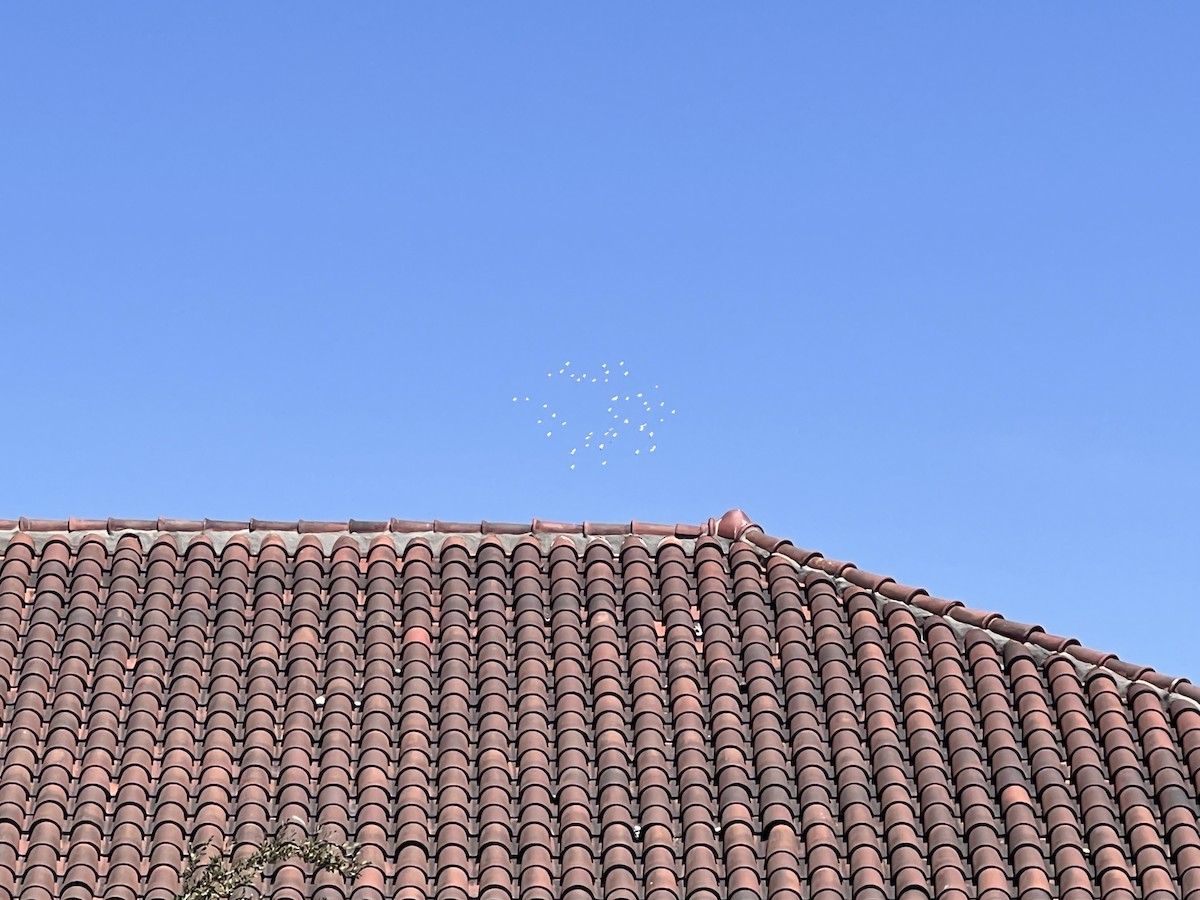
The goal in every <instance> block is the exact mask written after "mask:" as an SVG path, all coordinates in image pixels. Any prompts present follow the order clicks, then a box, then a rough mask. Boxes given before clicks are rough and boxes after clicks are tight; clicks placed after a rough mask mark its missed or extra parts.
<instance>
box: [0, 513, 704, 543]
mask: <svg viewBox="0 0 1200 900" xmlns="http://www.w3.org/2000/svg"><path fill="white" fill-rule="evenodd" d="M721 521H724V520H723V519H722V520H721ZM718 525H719V522H718V520H716V519H709V520H708V521H707V522H705V523H703V524H700V525H689V524H685V523H677V524H673V525H670V524H661V523H655V522H640V521H638V520H636V519H634V520H632V521H630V522H616V523H613V522H587V521H584V522H579V523H572V522H556V521H550V520H546V519H533V520H531V521H530V522H528V523H524V522H489V521H487V520H483V521H480V522H447V521H442V520H441V519H434V520H432V521H421V520H417V519H395V518H393V519H386V520H385V519H380V520H368V519H347V520H345V521H329V520H306V519H297V520H295V521H283V520H271V519H249V520H231V519H167V518H158V519H120V518H108V519H82V518H75V517H72V518H69V519H32V518H27V517H25V516H22V517H20V518H19V519H0V531H23V532H68V533H71V532H105V533H107V534H119V533H121V532H124V531H163V532H176V533H202V532H207V531H211V532H239V531H247V532H259V531H276V532H285V533H290V532H295V533H297V534H337V533H340V532H346V533H348V534H384V533H392V534H412V533H415V532H434V533H440V534H581V535H584V536H585V537H592V536H595V537H607V536H613V535H625V534H629V535H654V536H659V537H668V536H670V537H677V538H698V537H703V536H705V535H716V534H717V530H716V529H717V527H718ZM722 536H723V535H722Z"/></svg>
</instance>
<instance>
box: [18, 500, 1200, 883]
mask: <svg viewBox="0 0 1200 900" xmlns="http://www.w3.org/2000/svg"><path fill="white" fill-rule="evenodd" d="M0 551H2V556H0V767H2V768H0V897H15V896H20V897H22V898H37V900H41V898H50V897H60V896H61V897H78V898H85V897H93V896H98V897H119V898H135V897H136V898H141V897H145V898H150V900H154V898H169V897H172V896H173V895H174V893H175V891H176V890H177V888H178V873H179V870H180V868H181V863H182V856H183V853H184V851H185V850H186V848H187V846H188V845H189V844H191V843H193V842H200V841H204V840H206V839H208V838H214V837H215V838H218V839H220V838H226V839H228V840H229V842H230V843H231V845H232V846H233V847H234V848H235V852H246V851H247V850H248V849H249V848H251V847H253V846H255V845H256V844H257V843H258V842H259V841H261V840H262V839H263V837H264V836H265V835H267V834H268V833H270V832H271V831H273V830H274V828H275V826H276V824H277V823H281V822H286V821H288V820H290V819H292V818H293V817H299V818H300V819H301V820H303V821H306V822H310V823H315V824H317V825H321V826H324V828H325V831H324V833H325V835H326V836H328V837H331V838H333V839H335V840H338V841H342V840H347V839H352V840H357V841H359V842H361V843H362V844H363V846H364V855H365V856H366V858H367V860H368V861H369V862H371V863H373V864H374V866H373V867H372V868H369V869H367V870H366V871H365V872H364V873H363V875H362V876H361V877H360V878H358V879H357V880H356V881H355V882H353V883H352V885H351V886H349V887H346V886H344V885H342V883H341V882H340V881H339V880H338V879H337V878H336V877H333V876H325V875H322V876H319V877H318V878H317V879H316V882H317V886H316V887H314V886H312V885H310V884H308V883H306V880H305V874H304V872H303V871H302V870H301V869H300V868H299V867H298V866H296V865H291V864H283V865H281V866H279V868H278V869H277V870H276V871H274V872H272V873H270V876H269V878H268V882H267V884H266V886H265V887H264V893H266V894H267V895H269V896H273V897H277V898H297V897H307V896H340V895H342V894H343V893H346V892H349V893H350V895H351V896H354V897H362V898H377V897H392V896H396V897H406V898H426V897H429V898H434V897H436V898H446V900H452V898H476V897H478V898H484V900H493V898H513V897H521V898H527V900H538V898H552V897H553V898H558V897H562V898H578V900H585V898H592V897H604V898H618V900H619V898H629V900H633V898H653V900H669V898H673V897H689V898H691V897H696V898H704V897H710V898H725V897H729V898H739V900H750V898H759V897H762V898H801V897H803V898H820V900H833V898H839V897H845V898H854V900H873V898H893V897H903V898H916V897H936V898H989V900H991V898H997V900H998V898H1002V897H1004V898H1007V897H1013V896H1020V897H1026V898H1039V897H1040V898H1050V897H1064V898H1068V897H1069V898H1072V900H1075V898H1090V897H1097V896H1099V897H1104V898H1117V897H1120V898H1133V897H1154V898H1160V897H1161V898H1168V897H1184V898H1192V897H1200V825H1198V818H1197V791H1198V788H1200V706H1198V705H1197V702H1196V701H1197V700H1200V691H1197V689H1196V687H1194V686H1193V685H1191V684H1189V683H1187V682H1186V681H1185V680H1182V679H1174V678H1171V677H1169V676H1164V675H1160V674H1159V673H1156V672H1154V671H1153V670H1152V669H1148V668H1145V667H1141V666H1134V665H1131V664H1129V663H1125V662H1123V661H1121V660H1118V659H1117V658H1116V657H1114V656H1112V655H1111V654H1103V653H1099V652H1096V651H1093V650H1089V649H1087V648H1084V647H1081V646H1079V645H1078V642H1075V641H1071V640H1069V639H1065V638H1059V637H1054V636H1052V635H1048V634H1046V633H1044V632H1043V631H1042V630H1041V629H1040V628H1037V627H1036V626H1027V625H1021V624H1018V623H1015V622H1010V621H1008V620H1006V619H1003V618H1002V617H1000V616H998V615H996V614H986V613H981V612H978V611H975V610H972V609H969V608H967V607H964V606H962V605H961V604H959V603H957V602H954V601H947V600H942V599H939V598H936V597H932V596H930V595H929V594H927V593H926V592H925V591H923V590H921V589H918V588H910V587H905V586H903V585H898V584H896V583H895V582H894V581H892V580H891V579H887V578H882V577H880V576H876V575H871V574H869V573H867V572H864V571H862V570H860V569H858V568H856V567H855V566H853V565H852V564H850V563H842V562H836V561H833V560H829V559H826V558H824V557H822V556H820V555H819V554H816V553H813V552H811V551H806V550H801V549H799V548H797V547H794V546H793V545H792V544H790V543H789V542H787V541H783V540H780V539H778V538H773V537H770V536H768V535H766V534H764V533H763V531H762V530H761V529H760V528H758V527H757V526H756V525H753V524H751V523H750V522H749V520H748V519H746V517H745V516H744V515H743V514H741V513H740V512H738V511H731V512H730V513H727V514H726V515H725V516H723V517H722V518H721V519H719V520H718V519H712V520H709V522H707V523H704V524H702V525H696V526H687V525H671V526H661V525H646V524H642V523H637V522H631V523H625V524H621V525H590V524H584V525H568V524H562V523H549V522H538V521H535V522H533V523H530V524H527V525H505V524H500V525H497V524H492V523H486V522H485V523H472V524H460V523H444V522H408V521H399V520H392V521H390V522H354V521H351V522H340V523H327V522H317V523H312V522H291V523H284V522H257V521H252V522H213V521H203V522H183V521H174V520H156V521H130V520H113V519H110V520H106V521H83V520H69V521H45V520H25V519H22V520H19V521H10V522H4V521H0Z"/></svg>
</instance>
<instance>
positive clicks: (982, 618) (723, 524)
mask: <svg viewBox="0 0 1200 900" xmlns="http://www.w3.org/2000/svg"><path fill="white" fill-rule="evenodd" d="M709 527H710V529H712V531H711V533H715V534H718V535H719V536H721V537H724V538H728V539H729V540H733V541H737V540H741V541H745V542H747V543H750V544H753V545H754V546H756V547H758V548H760V549H761V550H764V551H766V552H767V553H778V554H781V555H782V556H785V557H787V558H788V559H790V560H792V561H793V562H796V563H798V564H799V565H801V566H804V567H806V568H810V569H816V570H818V571H820V572H824V573H825V574H827V575H829V576H831V577H833V578H842V579H844V580H846V581H848V582H849V583H850V584H853V585H855V586H856V587H860V588H862V589H864V590H867V591H871V592H872V593H875V594H879V595H880V596H882V597H886V598H887V599H889V600H894V601H897V602H900V603H908V604H911V605H912V606H915V607H917V608H918V609H921V610H924V611H925V612H927V613H931V614H933V615H936V616H941V617H942V618H946V619H951V620H953V621H955V622H961V623H963V624H965V625H971V626H974V627H976V628H982V629H984V630H986V631H990V632H992V633H994V634H998V635H1000V636H1001V637H1004V638H1008V639H1009V640H1015V641H1019V642H1021V643H1023V644H1029V645H1031V646H1034V647H1037V648H1039V649H1041V650H1045V651H1047V652H1049V653H1061V654H1064V655H1066V656H1069V657H1071V658H1072V659H1075V660H1078V661H1079V662H1081V663H1084V664H1086V665H1090V666H1094V667H1096V668H1097V669H1105V670H1107V671H1109V672H1112V673H1113V674H1114V675H1117V676H1119V677H1121V678H1124V679H1127V680H1129V681H1141V682H1144V683H1146V684H1149V685H1151V686H1152V687H1155V688H1158V689H1159V690H1161V691H1168V692H1170V693H1175V694H1179V695H1181V696H1183V697H1187V698H1188V699H1189V700H1192V701H1194V702H1197V703H1200V686H1197V685H1194V684H1192V683H1191V681H1189V680H1188V679H1187V678H1183V677H1178V678H1177V677H1174V676H1171V675H1166V674H1164V673H1162V672H1157V671H1155V670H1154V669H1153V668H1152V667H1151V666H1139V665H1136V664H1135V663H1130V662H1126V661H1125V660H1123V659H1121V658H1120V657H1118V656H1117V655H1116V654H1115V653H1103V652H1101V651H1099V650H1093V649H1092V648H1090V647H1084V646H1083V645H1082V644H1081V643H1080V642H1079V641H1078V640H1077V639H1076V638H1071V637H1060V636H1058V635H1054V634H1049V633H1047V631H1046V629H1045V628H1043V627H1042V626H1041V625H1026V624H1024V623H1022V622H1014V621H1013V620H1011V619H1006V618H1004V616H1002V615H1000V613H997V612H984V611H982V610H977V609H972V608H971V607H969V606H966V605H965V604H963V603H962V601H959V600H947V599H945V598H942V597H935V596H933V595H931V594H930V593H929V591H927V590H925V588H921V587H910V586H909V585H905V584H899V583H898V582H897V581H896V579H894V578H890V577H888V576H886V575H877V574H875V573H873V572H867V571H864V570H863V569H860V568H858V566H856V565H855V564H854V563H852V562H842V561H839V560H836V559H828V558H826V557H825V556H823V555H822V554H820V553H818V552H816V551H815V550H805V549H802V548H800V547H797V546H796V545H795V544H793V543H792V542H791V541H789V540H787V539H785V538H778V537H775V536H773V535H769V534H767V533H766V532H765V531H763V529H762V528H761V527H760V526H759V525H757V524H755V523H754V522H753V521H752V520H751V519H750V517H749V516H747V515H746V514H745V513H744V512H743V511H742V510H740V509H731V510H729V511H728V512H727V513H725V515H723V516H722V517H721V518H720V519H719V520H716V519H710V520H709Z"/></svg>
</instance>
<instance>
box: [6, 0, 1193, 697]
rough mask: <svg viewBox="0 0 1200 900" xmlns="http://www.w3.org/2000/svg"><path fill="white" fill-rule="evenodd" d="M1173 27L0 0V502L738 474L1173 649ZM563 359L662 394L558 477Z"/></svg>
mask: <svg viewBox="0 0 1200 900" xmlns="http://www.w3.org/2000/svg"><path fill="white" fill-rule="evenodd" d="M1198 46H1200V6H1197V5H1195V4H1175V3H1163V4H1152V5H1145V4H1137V5H1135V4H1109V3H1096V4H1083V3H1072V2H1064V3H1058V4H1052V5H1046V4H1026V3H1015V4H1003V5H996V4H949V3H944V4H931V3H903V4H819V5H818V4H810V5H803V4H795V3H785V4H769V3H758V4H750V5H746V4H720V5H716V4H713V5H707V4H702V3H681V4H668V3H654V4H632V3H629V4H590V5H584V4H550V3H545V4H527V3H492V4H473V5H472V4H408V5H405V4H394V3H376V4H368V3H358V4H350V5H345V4H322V5H312V4H306V3H286V4H282V3H279V4H266V3H259V4H226V5H221V4H217V3H205V4H178V3H173V4H161V3H142V4H135V3H125V4H119V5H116V6H113V5H106V6H99V5H87V4H74V5H67V4H53V5H50V4H35V3H30V4H15V3H10V4H5V5H3V6H2V7H0V303H2V304H3V317H2V318H0V340H2V342H3V348H4V373H5V381H6V384H5V389H4V392H3V397H4V401H3V413H2V415H3V421H4V423H5V426H6V427H5V438H4V440H3V442H2V444H0V460H2V462H3V465H2V466H0V473H2V475H0V479H2V482H0V487H2V490H0V497H2V503H0V507H2V508H0V516H17V515H28V516H51V517H57V516H68V515H78V516H95V517H104V516H108V515H118V516H146V517H153V516H158V515H164V516H179V517H197V518H199V517H204V516H209V517H213V518H224V517H228V518H248V517H251V516H257V517H260V518H300V517H303V518H311V519H318V518H332V519H342V518H347V517H356V518H382V517H388V516H398V517H402V518H427V517H428V518H433V517H438V518H444V519H468V520H478V519H482V518H488V519H493V520H527V519H530V518H531V517H533V516H540V517H542V518H558V519H566V520H572V521H578V520H582V519H585V518H586V519H590V520H592V521H621V520H626V521H627V520H629V519H631V518H638V519H643V520H650V521H672V522H673V521H685V522H698V521H702V520H704V519H707V518H708V517H709V516H711V515H720V514H721V513H722V512H723V511H724V510H725V509H727V508H728V507H730V506H741V507H743V508H744V509H745V510H746V511H747V512H748V513H749V514H750V516H751V517H752V518H753V519H755V520H756V521H758V522H759V523H761V524H762V525H763V527H764V528H765V529H766V530H767V531H768V532H769V533H772V534H776V535H780V536H785V537H789V538H791V539H792V540H793V541H794V542H795V543H796V544H798V545H800V546H804V547H810V548H815V549H819V550H821V551H823V552H824V553H825V554H826V555H828V556H833V557H836V558H841V559H852V560H854V561H855V562H857V563H858V564H859V565H861V566H862V567H863V568H867V569H870V570H874V571H879V572H884V573H887V574H891V575H893V576H895V577H896V578H898V579H899V580H901V581H907V582H908V583H915V584H922V585H925V586H926V587H928V588H929V589H930V590H931V591H932V592H933V593H936V594H940V595H943V596H956V597H960V598H961V599H963V600H965V601H966V602H967V603H968V604H970V605H972V606H977V607H984V608H989V609H997V610H1000V611H1002V612H1003V613H1005V614H1006V615H1007V616H1008V617H1009V618H1015V619H1019V620H1023V621H1035V622H1040V623H1042V624H1044V625H1045V626H1046V627H1047V628H1048V630H1050V631H1053V632H1056V633H1060V634H1062V633H1066V634H1071V635H1075V636H1077V637H1079V638H1080V639H1082V640H1083V641H1084V642H1085V643H1087V644H1090V645H1093V646H1098V647H1101V648H1103V649H1106V650H1112V651H1114V652H1117V653H1119V654H1120V655H1121V656H1122V657H1124V658H1128V659H1132V660H1134V661H1137V662H1143V663H1147V664H1151V665H1154V666H1156V667H1157V668H1159V669H1161V670H1164V671H1167V672H1171V673H1172V674H1185V675H1190V676H1193V677H1194V678H1200V658H1198V654H1197V651H1196V647H1197V635H1198V630H1200V579H1198V578H1197V576H1196V573H1197V571H1198V569H1200V565H1198V564H1200V553H1198V549H1200V524H1198V521H1200V516H1198V514H1197V509H1198V508H1200V466H1198V465H1197V460H1198V458H1200V425H1198V424H1197V412H1198V405H1200V404H1198V402H1197V387H1198V382H1200V362H1198V354H1197V331H1198V328H1200V311H1198V301H1200V225H1198V219H1197V217H1198V215H1200V178H1198V172H1200V53H1197V50H1196V48H1197V47H1198ZM567 360H571V361H572V363H573V365H575V366H579V367H581V369H584V370H586V368H587V367H589V366H590V367H592V369H593V373H594V372H595V371H596V367H597V366H598V365H599V364H600V363H603V362H607V363H608V365H609V366H610V368H611V367H612V366H613V364H614V363H616V362H620V361H624V362H625V363H626V368H627V369H629V370H630V371H631V372H632V374H631V376H629V382H628V383H629V384H633V382H634V380H636V381H637V383H638V384H639V385H654V384H657V385H659V387H660V389H659V392H658V393H659V394H660V395H661V396H662V397H663V398H664V401H667V402H669V403H670V405H671V406H674V407H676V408H677V409H678V415H677V416H676V417H675V419H674V420H673V421H671V422H669V423H668V424H669V426H670V427H669V428H666V429H665V430H664V431H663V432H662V434H661V435H660V437H661V441H660V442H659V443H658V446H657V451H656V452H655V453H653V454H651V453H649V452H647V453H644V454H641V455H638V456H634V455H633V454H632V452H631V451H629V450H628V449H627V448H628V447H631V446H632V443H630V444H625V445H622V447H623V448H624V449H622V452H616V451H617V449H618V445H617V444H614V445H613V447H612V448H610V450H611V451H612V453H611V460H610V464H609V465H607V466H600V465H598V464H595V461H596V457H592V458H590V460H589V463H588V464H587V465H582V464H581V465H579V467H578V468H576V469H574V470H572V469H570V468H569V465H568V448H567V444H568V443H571V442H572V441H573V438H570V437H568V436H567V435H566V434H558V433H556V434H554V435H553V436H552V437H550V438H547V437H546V436H545V434H544V432H542V430H541V427H540V426H538V425H536V424H535V423H534V420H533V419H532V418H531V417H530V415H529V414H530V412H531V411H533V409H534V405H533V404H534V403H535V401H534V400H531V401H530V403H531V405H530V406H525V404H524V401H523V400H522V401H521V402H520V403H518V404H513V403H512V397H513V396H515V395H519V396H521V397H522V398H523V397H524V396H526V395H529V396H531V397H532V398H536V397H538V396H540V395H541V394H542V393H544V392H545V391H547V390H549V389H550V388H551V387H553V388H554V389H555V390H558V391H560V393H561V390H562V389H564V387H566V388H572V387H574V385H568V384H567V383H566V381H565V379H562V378H559V377H558V375H557V369H558V368H561V367H563V363H564V362H566V361H567ZM552 370H553V374H554V376H555V379H557V380H555V379H551V380H549V381H548V380H547V379H546V372H547V371H552ZM577 371H579V370H578V369H577ZM586 389H587V390H591V388H590V386H588V387H587V388H586ZM638 389H639V390H641V389H642V388H641V387H639V388H638ZM581 390H583V388H581ZM582 397H583V395H582V394H581V393H579V394H576V395H572V396H570V397H565V396H564V397H560V398H559V400H560V402H561V406H562V410H563V415H566V414H567V413H570V414H571V415H573V416H576V418H578V417H579V416H583V415H584V414H585V412H586V419H587V421H588V422H590V421H593V420H598V421H605V416H606V415H607V413H604V412H603V411H602V410H598V409H595V408H593V407H594V402H593V401H592V400H588V404H590V405H587V404H584V403H583V399H582ZM584 405H586V406H587V408H586V410H585V409H584ZM579 424H580V425H583V424H584V420H583V419H580V420H579ZM633 424H638V423H636V422H635V423H633ZM571 427H572V428H574V427H576V426H575V425H574V423H571ZM631 427H632V426H631ZM588 428H589V429H591V428H592V426H591V425H588ZM628 437H630V436H629V435H626V436H625V437H623V438H622V440H623V441H624V440H625V439H626V438H628ZM595 449H596V448H592V450H593V451H595ZM605 452H609V451H605Z"/></svg>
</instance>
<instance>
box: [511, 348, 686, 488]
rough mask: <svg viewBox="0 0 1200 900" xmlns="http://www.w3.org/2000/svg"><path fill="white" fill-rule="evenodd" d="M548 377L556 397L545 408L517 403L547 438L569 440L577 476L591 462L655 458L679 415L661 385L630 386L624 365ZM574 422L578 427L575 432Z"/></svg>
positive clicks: (520, 399)
mask: <svg viewBox="0 0 1200 900" xmlns="http://www.w3.org/2000/svg"><path fill="white" fill-rule="evenodd" d="M546 377H547V378H548V379H550V383H549V385H548V388H549V389H548V391H547V393H548V394H550V395H552V396H551V397H550V398H549V399H547V400H546V401H545V402H539V399H533V400H531V399H530V398H529V397H528V396H523V395H520V394H518V395H517V396H515V397H513V398H512V402H513V403H516V404H521V405H523V404H529V405H530V410H531V412H530V417H531V418H533V419H534V420H535V421H534V424H535V425H536V426H537V428H538V431H539V433H543V432H544V433H545V436H546V438H548V439H551V440H553V439H554V438H556V437H558V438H563V439H566V440H565V443H566V445H567V447H569V449H568V452H567V454H566V455H567V465H568V467H569V468H570V469H571V470H572V471H574V470H575V467H576V466H577V465H583V464H584V462H585V461H586V460H591V461H593V462H599V464H600V465H601V466H607V465H608V460H609V457H610V456H612V455H615V454H616V453H617V452H620V451H621V450H624V451H625V452H626V453H628V455H630V456H637V457H640V456H642V455H643V453H645V454H650V453H654V452H655V451H656V450H658V442H659V440H660V439H661V438H660V435H661V433H662V429H663V426H664V425H666V424H667V423H668V420H669V419H670V417H671V416H673V415H675V413H676V410H674V409H672V408H671V407H669V406H668V405H667V401H665V400H660V399H659V398H658V396H657V391H658V385H657V384H656V385H654V387H653V388H650V387H649V386H639V387H640V390H635V389H634V388H631V387H630V385H631V384H636V383H634V382H629V381H628V380H627V379H628V378H629V370H628V369H627V368H625V361H624V360H621V361H620V362H618V363H617V364H616V366H615V367H613V366H609V364H608V363H601V364H600V366H599V368H598V369H594V370H592V372H588V371H584V370H583V369H582V368H581V367H579V366H575V367H572V366H571V362H570V360H568V361H567V362H564V363H563V364H562V365H561V366H560V367H559V369H558V371H557V373H556V372H555V371H554V370H551V371H549V372H547V373H546ZM568 384H574V385H579V386H582V387H583V388H585V390H584V391H582V392H581V391H580V390H579V389H578V388H577V387H568ZM600 410H604V412H603V413H601V412H600ZM580 420H582V422H581V421H580ZM572 421H574V422H576V423H577V424H576V425H575V426H574V427H572V426H571V422H572ZM571 435H573V436H574V437H570V436H571Z"/></svg>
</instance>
